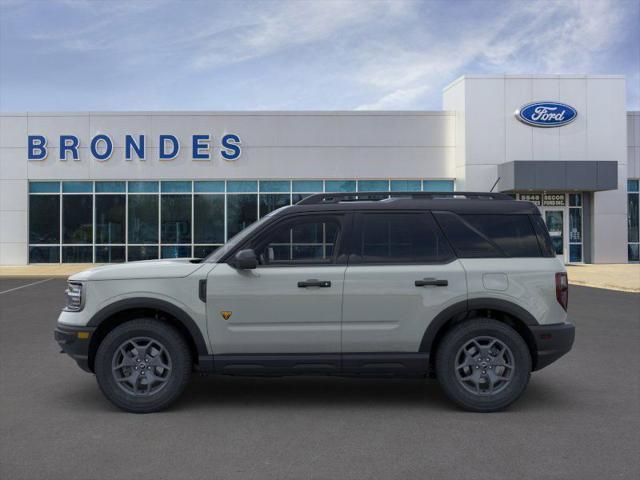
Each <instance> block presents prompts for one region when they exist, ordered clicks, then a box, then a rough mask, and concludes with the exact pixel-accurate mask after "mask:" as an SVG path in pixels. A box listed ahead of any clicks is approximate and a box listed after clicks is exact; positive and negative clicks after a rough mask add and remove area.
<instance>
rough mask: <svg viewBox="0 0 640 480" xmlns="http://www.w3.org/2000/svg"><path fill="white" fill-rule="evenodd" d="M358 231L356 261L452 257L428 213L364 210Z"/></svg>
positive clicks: (436, 260)
mask: <svg viewBox="0 0 640 480" xmlns="http://www.w3.org/2000/svg"><path fill="white" fill-rule="evenodd" d="M359 232H360V233H359V238H358V244H357V245H356V247H355V258H354V261H355V262H356V263H402V264H407V263H417V264H420V263H445V262H448V261H450V260H452V259H453V258H454V256H453V252H452V251H451V247H449V245H448V243H447V241H446V239H445V238H444V237H443V235H442V232H440V229H439V228H438V226H437V225H436V224H435V222H434V220H433V218H432V217H431V215H430V214H428V213H401V212H398V213H365V214H362V215H361V217H360V229H359Z"/></svg>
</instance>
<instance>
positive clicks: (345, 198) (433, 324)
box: [55, 192, 574, 413]
mask: <svg viewBox="0 0 640 480" xmlns="http://www.w3.org/2000/svg"><path fill="white" fill-rule="evenodd" d="M66 295H67V305H66V307H65V308H64V310H63V311H62V313H61V315H60V317H59V319H58V325H57V328H56V330H55V338H56V340H57V341H58V343H59V344H60V346H61V347H62V350H63V351H64V352H66V353H67V354H69V355H70V356H71V357H72V358H73V359H74V360H75V361H76V362H77V363H78V364H79V366H80V367H81V368H82V369H84V370H86V371H88V372H92V373H95V375H96V378H97V381H98V385H99V386H100V389H101V390H102V392H103V393H104V395H105V396H106V397H107V398H108V399H109V400H110V401H111V402H113V403H114V404H115V405H117V406H118V407H120V408H122V409H124V410H127V411H130V412H140V413H144V412H154V411H158V410H161V409H163V408H166V407H168V406H169V405H170V404H172V403H173V402H174V401H175V400H176V399H177V398H178V396H179V395H180V394H181V392H182V391H183V390H184V388H185V386H186V385H187V383H188V381H189V377H190V375H191V372H192V371H193V370H196V371H199V372H205V373H215V374H222V375H254V376H256V375H261V376H269V375H270V376H281V375H317V374H322V375H343V376H360V377H370V376H377V377H380V376H402V377H415V378H419V379H420V378H425V377H429V376H435V377H436V378H437V379H438V381H439V382H440V384H441V386H442V388H443V390H444V392H445V394H446V395H447V396H448V397H449V398H450V399H451V400H452V401H453V402H455V403H457V404H458V405H460V406H461V407H463V408H465V409H467V410H472V411H478V412H489V411H495V410H500V409H503V408H505V407H506V406H508V405H509V404H511V403H512V402H514V401H515V400H516V399H517V398H518V397H519V396H520V395H521V394H522V393H523V391H524V390H525V388H526V386H527V383H528V381H529V377H530V373H531V372H532V371H535V370H539V369H541V368H543V367H545V366H547V365H549V364H550V363H551V362H553V361H555V360H557V359H558V358H559V357H560V356H562V355H563V354H565V353H567V352H568V351H569V350H570V349H571V346H572V344H573V339H574V326H573V325H572V324H571V323H569V322H568V321H567V312H566V309H567V300H568V284H567V275H566V273H565V268H564V265H563V263H562V262H561V261H560V260H559V259H558V258H556V255H555V253H554V250H553V247H552V245H551V241H550V238H549V235H548V233H547V230H546V228H545V225H544V223H543V221H542V218H541V216H540V213H539V211H538V210H537V208H536V207H535V206H534V205H533V204H532V203H529V202H523V201H515V200H513V199H512V198H511V197H509V196H507V195H504V194H493V193H461V192H455V193H426V192H422V193H416V192H401V193H400V192H393V193H389V192H384V193H378V192H372V193H362V192H359V193H340V194H335V193H330V194H329V193H325V194H317V195H311V196H309V197H307V198H304V199H303V200H301V201H300V202H298V203H297V204H296V205H292V206H288V207H283V208H281V209H279V210H276V211H275V212H272V213H271V214H269V215H267V216H265V217H264V218H262V219H261V220H259V221H257V222H255V223H254V224H252V225H250V226H249V227H247V228H246V229H245V230H243V231H242V232H240V233H239V234H238V235H236V236H235V237H233V238H232V239H231V240H230V241H229V242H228V243H227V244H225V245H224V246H222V247H220V248H219V249H218V250H216V251H214V252H213V253H212V254H211V255H209V256H208V257H206V258H204V259H176V260H152V261H143V262H132V263H127V264H120V265H111V266H104V267H99V268H94V269H91V270H87V271H84V272H81V273H78V274H76V275H73V276H71V277H70V278H69V281H68V289H67V290H66Z"/></svg>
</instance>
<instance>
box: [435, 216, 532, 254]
mask: <svg viewBox="0 0 640 480" xmlns="http://www.w3.org/2000/svg"><path fill="white" fill-rule="evenodd" d="M434 215H435V216H436V219H437V220H438V223H439V224H440V226H441V227H442V230H443V231H444V233H445V235H446V236H447V238H448V239H449V241H450V242H451V244H452V245H453V248H454V250H455V251H456V254H457V255H458V257H460V258H487V257H488V258H492V257H540V256H541V255H540V247H539V245H538V236H537V235H536V232H535V230H534V227H533V224H532V223H531V220H530V219H529V216H528V215H490V214H486V215H485V214H479V215H456V214H455V213H451V212H438V213H435V214H434Z"/></svg>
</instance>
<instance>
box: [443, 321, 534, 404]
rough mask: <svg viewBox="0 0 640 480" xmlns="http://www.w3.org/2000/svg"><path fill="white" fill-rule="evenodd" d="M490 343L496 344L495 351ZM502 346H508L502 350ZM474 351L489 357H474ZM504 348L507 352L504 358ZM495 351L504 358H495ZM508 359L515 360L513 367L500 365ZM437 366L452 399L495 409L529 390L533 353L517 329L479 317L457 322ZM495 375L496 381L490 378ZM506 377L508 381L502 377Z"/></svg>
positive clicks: (445, 338)
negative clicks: (499, 348) (498, 374)
mask: <svg viewBox="0 0 640 480" xmlns="http://www.w3.org/2000/svg"><path fill="white" fill-rule="evenodd" d="M491 339H494V340H497V342H492V341H491ZM474 340H475V341H478V340H479V343H474ZM476 345H477V346H478V347H482V349H480V348H476ZM489 345H494V346H495V350H494V349H492V348H490V347H489ZM500 345H502V346H506V348H504V349H503V350H498V347H500ZM463 347H464V348H463ZM474 350H477V351H478V352H481V351H484V352H486V355H485V358H482V355H480V357H481V358H480V359H478V357H477V356H472V355H471V353H473V352H474ZM496 351H497V352H499V353H496ZM502 351H504V352H506V353H505V354H504V355H505V356H504V357H503V356H502V354H501V352H502ZM467 352H470V353H467ZM494 353H496V355H500V358H499V359H498V358H497V357H494V356H493V354H494ZM504 358H507V359H509V360H510V361H511V363H512V365H513V368H512V369H511V368H510V367H508V368H505V367H503V366H500V365H505V364H508V363H509V362H508V361H505V360H504ZM486 360H489V361H488V362H486ZM499 364H500V365H499ZM482 365H485V366H484V367H483V366H482ZM492 365H493V366H492ZM435 366H436V375H437V377H438V381H439V382H440V385H441V386H442V389H443V390H444V392H445V394H446V395H447V397H449V399H451V400H452V401H453V402H455V403H456V404H458V405H459V406H461V407H462V408H464V409H465V410H469V411H473V412H495V411H497V410H502V409H504V408H506V407H507V406H509V405H510V404H512V403H513V402H515V401H516V400H517V399H518V398H519V397H520V395H522V393H523V392H524V390H525V389H526V387H527V384H528V383H529V377H530V376H531V354H530V353H529V348H528V347H527V344H526V343H525V342H524V340H523V339H522V337H521V336H520V334H519V333H518V332H516V331H515V330H514V329H513V328H511V327H510V326H508V325H506V324H504V323H501V322H499V321H497V320H492V319H488V318H477V319H472V320H467V321H465V322H463V323H460V324H459V325H456V326H455V327H453V328H452V329H451V331H449V332H448V333H447V334H446V335H445V337H444V338H443V339H442V342H441V343H440V345H439V347H438V350H437V355H436V365H435ZM489 367H491V370H489ZM469 372H470V373H469ZM498 372H500V373H501V376H500V377H498V376H497V373H498ZM491 374H496V375H494V376H492V377H491V380H492V382H490V381H489V379H488V376H489V375H491ZM504 377H508V380H502V378H504ZM471 378H472V380H465V379H471ZM498 378H499V379H498ZM477 379H479V381H476V380H477ZM496 379H498V380H496ZM495 386H499V388H498V387H495ZM494 388H495V390H494V391H491V390H492V389H494ZM483 389H486V390H483ZM472 390H473V391H472Z"/></svg>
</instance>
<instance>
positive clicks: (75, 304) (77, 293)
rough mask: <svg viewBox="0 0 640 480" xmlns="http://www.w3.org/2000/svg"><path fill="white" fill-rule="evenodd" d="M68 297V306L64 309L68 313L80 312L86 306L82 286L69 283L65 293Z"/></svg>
mask: <svg viewBox="0 0 640 480" xmlns="http://www.w3.org/2000/svg"><path fill="white" fill-rule="evenodd" d="M64 293H65V295H66V297H67V305H66V306H65V307H64V309H65V310H66V311H67V312H79V311H80V310H82V307H83V306H84V298H83V297H82V284H81V283H74V282H68V283H67V289H66V290H65V291H64Z"/></svg>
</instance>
